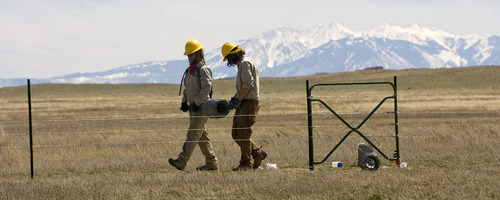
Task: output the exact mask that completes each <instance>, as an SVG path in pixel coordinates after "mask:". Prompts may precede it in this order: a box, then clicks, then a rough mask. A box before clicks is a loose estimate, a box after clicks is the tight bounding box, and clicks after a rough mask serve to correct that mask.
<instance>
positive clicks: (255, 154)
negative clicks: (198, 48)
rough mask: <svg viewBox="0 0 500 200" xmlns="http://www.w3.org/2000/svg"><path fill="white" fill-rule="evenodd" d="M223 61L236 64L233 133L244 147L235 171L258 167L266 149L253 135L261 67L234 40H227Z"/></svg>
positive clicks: (238, 142)
mask: <svg viewBox="0 0 500 200" xmlns="http://www.w3.org/2000/svg"><path fill="white" fill-rule="evenodd" d="M221 53H222V57H223V58H224V59H223V61H227V66H228V67H231V66H236V67H237V68H238V74H237V75H236V94H235V95H234V97H232V98H231V101H230V103H229V104H230V105H231V107H232V108H235V109H236V112H235V114H234V118H233V129H232V133H231V135H232V137H233V140H234V141H235V142H236V143H237V144H238V146H239V147H240V150H241V158H240V163H239V165H238V167H236V168H234V169H233V171H245V170H249V169H257V168H259V167H260V165H261V162H262V160H264V159H265V158H266V157H267V152H266V151H264V150H263V149H262V147H259V146H258V145H257V144H255V142H254V141H252V139H250V137H251V136H252V129H251V127H252V125H253V124H255V122H256V120H257V113H258V111H259V108H260V106H259V98H260V97H259V71H258V70H257V67H256V66H255V63H254V62H253V61H252V60H251V59H250V58H249V57H247V56H246V53H245V51H244V50H243V49H242V48H241V47H240V46H239V45H235V44H233V43H230V42H227V43H225V44H224V45H222V48H221Z"/></svg>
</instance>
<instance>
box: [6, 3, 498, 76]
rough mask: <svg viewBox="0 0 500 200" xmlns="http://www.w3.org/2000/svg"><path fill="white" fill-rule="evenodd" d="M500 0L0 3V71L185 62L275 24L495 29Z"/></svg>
mask: <svg viewBox="0 0 500 200" xmlns="http://www.w3.org/2000/svg"><path fill="white" fill-rule="evenodd" d="M499 10H500V1H498V0H330V1H328V0H306V1H300V0H284V1H273V0H253V1H252V0H246V1H238V0H231V1H224V0H135V1H134V0H0V78H49V77H53V76H57V75H65V74H69V73H75V72H94V71H104V70H108V69H112V68H116V67H120V66H124V65H128V64H136V63H140V62H147V61H155V60H172V59H185V56H183V55H182V53H183V51H184V44H185V43H186V41H187V40H189V39H191V38H195V39H198V40H199V41H200V42H201V43H202V44H203V45H204V46H205V49H206V50H207V51H211V50H214V49H219V48H220V46H221V45H222V44H223V43H225V42H227V41H236V40H239V39H249V38H252V37H255V36H257V35H258V34H260V33H263V32H265V31H268V30H270V29H272V28H274V27H276V26H279V25H286V26H288V27H291V28H294V29H307V28H310V27H312V26H314V25H317V24H325V25H326V24H330V23H333V22H339V23H341V24H343V25H345V26H347V27H349V28H351V29H353V30H355V31H365V30H368V29H370V28H373V27H376V26H379V25H382V24H384V23H390V24H394V25H399V26H403V27H405V26H409V25H412V24H420V25H422V26H426V27H430V28H439V29H443V30H445V31H447V32H450V33H453V34H458V35H467V34H473V33H476V34H480V35H500V26H499V25H498V23H499V22H498V20H499V19H500V12H498V11H499Z"/></svg>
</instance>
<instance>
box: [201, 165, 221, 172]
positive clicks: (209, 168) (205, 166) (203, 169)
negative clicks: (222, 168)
mask: <svg viewBox="0 0 500 200" xmlns="http://www.w3.org/2000/svg"><path fill="white" fill-rule="evenodd" d="M217 170H219V166H217V165H216V166H215V167H208V166H207V165H203V166H201V167H197V168H196V171H217Z"/></svg>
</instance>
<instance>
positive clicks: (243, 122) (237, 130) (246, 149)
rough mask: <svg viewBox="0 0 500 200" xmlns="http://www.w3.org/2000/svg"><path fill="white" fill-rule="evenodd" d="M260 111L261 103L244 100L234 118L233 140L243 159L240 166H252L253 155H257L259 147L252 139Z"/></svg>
mask: <svg viewBox="0 0 500 200" xmlns="http://www.w3.org/2000/svg"><path fill="white" fill-rule="evenodd" d="M258 111H259V101H257V100H250V99H244V100H242V101H241V105H240V107H239V108H238V109H236V112H235V114H234V118H233V130H232V134H231V135H232V137H233V140H234V141H235V142H236V143H237V144H238V146H240V150H241V159H240V166H252V164H253V160H252V153H257V151H258V146H257V144H255V143H254V142H253V141H252V139H250V137H251V136H252V128H251V126H252V125H253V124H255V122H256V121H257V113H258Z"/></svg>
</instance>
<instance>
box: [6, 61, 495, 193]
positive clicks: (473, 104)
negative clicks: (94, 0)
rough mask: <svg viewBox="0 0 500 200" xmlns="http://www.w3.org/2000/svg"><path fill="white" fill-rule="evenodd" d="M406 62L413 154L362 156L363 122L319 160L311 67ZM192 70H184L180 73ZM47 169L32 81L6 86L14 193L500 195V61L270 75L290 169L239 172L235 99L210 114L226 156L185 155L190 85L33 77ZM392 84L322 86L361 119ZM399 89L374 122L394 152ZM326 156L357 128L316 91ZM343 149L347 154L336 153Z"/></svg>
mask: <svg viewBox="0 0 500 200" xmlns="http://www.w3.org/2000/svg"><path fill="white" fill-rule="evenodd" d="M393 76H397V82H398V102H397V103H398V110H399V124H400V125H399V135H400V150H401V160H402V161H403V162H407V164H408V166H407V167H406V168H398V167H396V166H395V165H394V162H390V161H388V160H386V159H384V158H382V157H381V156H380V157H381V161H382V162H381V167H380V169H379V170H377V171H362V170H361V169H360V168H359V167H357V166H356V164H357V145H358V144H359V143H361V142H363V140H362V138H361V137H359V136H358V135H356V134H352V135H350V136H349V137H348V138H347V139H346V141H345V142H344V143H343V144H342V145H340V147H339V148H338V149H337V150H336V151H335V152H334V153H333V154H332V156H331V157H330V158H328V159H327V161H326V162H325V163H324V164H319V165H315V170H314V171H310V170H309V168H308V136H307V135H308V132H307V127H308V125H307V109H306V85H305V82H306V80H309V81H310V83H311V84H315V83H343V82H368V81H388V82H392V81H393ZM179 78H180V77H179ZM31 88H32V108H33V109H32V111H33V145H34V149H33V152H34V172H35V176H34V179H30V154H29V135H28V132H29V129H28V104H27V89H26V87H11V88H0V107H1V109H0V199H500V187H499V180H500V153H499V151H498V150H499V148H500V67H498V66H484V67H471V68H455V69H434V70H429V69H413V70H401V71H393V70H374V71H357V72H349V73H338V74H318V75H314V76H304V77H295V78H261V110H260V112H259V116H258V119H257V123H256V124H255V125H254V133H253V136H252V138H253V139H254V140H255V141H256V142H257V144H259V145H262V146H263V147H264V148H265V149H266V150H267V151H268V152H269V157H268V158H267V159H266V160H264V162H263V163H264V164H265V163H274V164H277V166H278V169H277V170H266V169H257V170H254V171H245V172H232V171H231V168H233V167H236V166H237V164H238V160H239V148H238V147H237V145H236V143H235V142H233V141H232V139H231V134H230V132H231V123H232V116H233V114H234V111H232V112H231V113H230V114H229V115H228V116H227V117H226V118H222V119H209V122H208V124H207V127H206V128H207V131H208V132H209V134H210V137H211V139H212V141H213V145H214V148H215V153H216V155H217V156H218V158H219V162H220V167H221V169H220V170H219V171H217V172H197V171H196V170H195V168H196V167H197V166H201V165H203V164H204V158H203V156H202V155H201V152H200V151H199V149H196V150H195V153H194V155H193V157H192V159H191V160H190V161H189V163H188V166H187V168H186V170H185V171H183V172H181V171H178V170H176V169H175V168H173V167H171V166H170V165H169V164H168V162H167V159H168V158H170V157H174V158H175V157H176V156H177V154H178V153H179V152H180V150H181V147H182V144H183V141H184V140H185V137H186V130H187V127H188V114H186V113H183V112H181V111H180V110H179V107H180V101H181V97H180V96H178V95H177V93H178V89H179V88H178V85H168V84H119V85H99V84H83V85H64V84H49V85H33V86H32V87H31ZM233 94H234V80H216V81H215V82H214V97H217V98H227V99H228V98H230V97H231V96H232V95H233ZM388 95H392V89H391V88H390V87H388V86H373V85H371V86H333V87H318V88H316V89H314V91H313V96H314V97H315V98H321V99H324V100H325V102H327V103H328V105H330V106H331V107H332V108H333V109H334V110H335V111H336V112H339V113H341V116H342V117H343V118H345V119H346V121H347V122H349V123H350V124H359V123H360V122H361V121H362V120H363V118H364V117H365V116H366V115H367V114H368V112H370V111H371V110H372V109H373V108H374V107H375V106H376V105H377V104H378V103H379V102H380V100H381V99H382V98H383V97H385V96H388ZM393 103H394V101H393V100H389V101H387V102H386V103H384V104H383V105H382V106H381V108H380V109H379V110H378V111H377V112H376V113H375V114H374V115H373V117H372V118H370V119H369V120H368V121H367V122H366V124H365V125H364V126H362V128H360V131H361V132H362V133H363V134H365V135H366V136H367V137H368V138H369V139H370V141H372V142H374V144H375V145H376V146H377V147H379V148H380V149H381V150H382V151H383V152H384V153H385V154H387V155H388V156H392V153H393V151H394V150H395V138H394V137H393V136H394V134H395V133H394V132H395V131H394V125H391V123H394V115H393V114H391V113H390V112H392V111H393ZM313 113H314V116H313V125H314V126H315V128H314V141H315V143H314V152H315V161H319V160H321V159H323V158H324V157H325V155H326V154H327V153H328V152H329V151H330V150H331V149H332V148H333V147H334V146H335V144H337V142H338V141H339V140H340V139H341V138H342V137H343V136H344V135H345V134H346V133H347V131H348V129H347V128H346V127H345V126H344V125H342V123H341V122H340V121H339V120H337V119H336V118H334V117H333V115H332V114H330V113H329V112H328V110H327V109H326V108H324V107H323V106H322V105H320V104H319V103H318V102H314V103H313ZM332 161H341V162H343V163H344V167H342V168H331V167H330V166H329V165H328V163H330V162H332Z"/></svg>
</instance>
